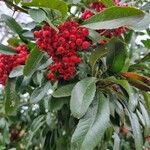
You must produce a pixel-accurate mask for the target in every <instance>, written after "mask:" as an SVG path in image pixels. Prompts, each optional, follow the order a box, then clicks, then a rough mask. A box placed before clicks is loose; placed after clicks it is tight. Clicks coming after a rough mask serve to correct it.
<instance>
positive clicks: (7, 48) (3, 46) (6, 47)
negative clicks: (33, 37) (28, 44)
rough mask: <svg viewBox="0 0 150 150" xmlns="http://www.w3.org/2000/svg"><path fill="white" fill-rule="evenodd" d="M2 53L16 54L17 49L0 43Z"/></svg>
mask: <svg viewBox="0 0 150 150" xmlns="http://www.w3.org/2000/svg"><path fill="white" fill-rule="evenodd" d="M0 53H2V54H6V55H14V54H16V51H15V50H14V49H12V48H10V47H8V46H5V45H3V44H0Z"/></svg>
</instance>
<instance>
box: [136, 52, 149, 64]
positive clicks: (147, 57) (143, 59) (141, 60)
mask: <svg viewBox="0 0 150 150" xmlns="http://www.w3.org/2000/svg"><path fill="white" fill-rule="evenodd" d="M146 61H147V62H148V61H150V53H148V54H147V55H145V56H144V57H143V58H142V59H140V60H138V63H140V62H146Z"/></svg>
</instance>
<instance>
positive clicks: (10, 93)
mask: <svg viewBox="0 0 150 150" xmlns="http://www.w3.org/2000/svg"><path fill="white" fill-rule="evenodd" d="M19 100H20V98H19V96H18V93H17V92H16V91H15V81H14V80H8V82H7V84H6V87H5V113H6V114H7V115H13V113H14V112H15V110H16V109H17V106H18V103H19Z"/></svg>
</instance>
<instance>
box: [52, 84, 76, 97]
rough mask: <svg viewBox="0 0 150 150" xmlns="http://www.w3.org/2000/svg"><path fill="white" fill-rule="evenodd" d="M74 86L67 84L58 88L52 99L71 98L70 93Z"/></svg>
mask: <svg viewBox="0 0 150 150" xmlns="http://www.w3.org/2000/svg"><path fill="white" fill-rule="evenodd" d="M74 86H75V84H68V85H64V86H62V87H60V88H58V89H57V90H56V91H54V93H53V97H56V98H59V97H68V96H71V92H72V89H73V87H74Z"/></svg>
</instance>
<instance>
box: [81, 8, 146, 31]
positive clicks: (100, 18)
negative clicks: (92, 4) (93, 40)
mask: <svg viewBox="0 0 150 150" xmlns="http://www.w3.org/2000/svg"><path fill="white" fill-rule="evenodd" d="M143 17H144V12H143V11H141V10H139V9H137V8H134V7H117V6H116V7H110V8H107V9H105V10H104V11H102V12H100V13H98V14H96V15H94V16H93V17H91V18H90V19H88V20H86V21H84V23H83V26H84V27H87V28H90V29H94V30H98V29H114V28H118V27H121V26H129V27H132V25H133V24H134V25H135V26H136V23H138V22H139V21H141V19H142V18H143Z"/></svg>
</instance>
